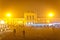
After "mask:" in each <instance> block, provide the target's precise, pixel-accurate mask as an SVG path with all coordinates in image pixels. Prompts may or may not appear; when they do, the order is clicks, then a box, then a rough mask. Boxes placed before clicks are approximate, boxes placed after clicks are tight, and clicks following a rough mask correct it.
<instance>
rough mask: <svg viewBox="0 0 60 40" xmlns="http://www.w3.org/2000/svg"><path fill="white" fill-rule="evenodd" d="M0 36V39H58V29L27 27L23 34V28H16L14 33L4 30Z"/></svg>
mask: <svg viewBox="0 0 60 40" xmlns="http://www.w3.org/2000/svg"><path fill="white" fill-rule="evenodd" d="M0 38H1V40H60V29H56V28H55V29H52V28H29V27H27V28H25V36H24V35H23V29H22V28H17V29H16V34H15V35H14V33H13V32H5V33H3V34H1V35H0Z"/></svg>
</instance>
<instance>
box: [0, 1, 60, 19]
mask: <svg viewBox="0 0 60 40" xmlns="http://www.w3.org/2000/svg"><path fill="white" fill-rule="evenodd" d="M7 12H10V13H12V15H13V17H23V14H24V13H25V12H34V13H36V14H37V15H38V17H46V16H47V14H48V13H49V12H54V15H55V17H57V18H60V1H59V0H0V17H3V16H4V15H5V14H6V13H7Z"/></svg>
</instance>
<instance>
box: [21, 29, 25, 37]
mask: <svg viewBox="0 0 60 40" xmlns="http://www.w3.org/2000/svg"><path fill="white" fill-rule="evenodd" d="M22 33H23V37H24V38H25V30H23V31H22Z"/></svg>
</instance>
